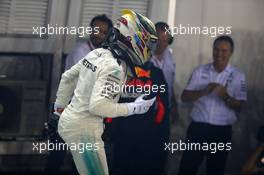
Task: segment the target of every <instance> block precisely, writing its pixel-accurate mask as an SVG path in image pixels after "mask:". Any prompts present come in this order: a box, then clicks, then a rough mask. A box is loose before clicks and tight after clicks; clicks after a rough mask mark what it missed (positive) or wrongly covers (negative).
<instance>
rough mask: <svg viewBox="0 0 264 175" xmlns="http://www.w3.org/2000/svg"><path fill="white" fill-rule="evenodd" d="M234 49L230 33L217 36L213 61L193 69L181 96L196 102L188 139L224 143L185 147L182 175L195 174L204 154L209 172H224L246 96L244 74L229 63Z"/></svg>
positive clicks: (190, 140) (210, 173) (213, 49)
mask: <svg viewBox="0 0 264 175" xmlns="http://www.w3.org/2000/svg"><path fill="white" fill-rule="evenodd" d="M233 51H234V42H233V39H232V38H231V37H229V36H226V35H223V36H219V37H217V38H216V39H215V40H214V43H213V47H212V52H213V54H212V57H213V60H212V63H208V64H204V65H201V66H198V67H197V68H196V69H195V70H194V71H193V73H192V75H191V78H190V79H189V81H188V83H187V86H186V88H185V89H184V91H183V93H182V96H181V99H182V101H183V102H189V103H193V107H192V111H191V114H190V116H191V118H192V122H191V124H190V126H189V128H188V130H187V136H186V142H188V143H190V144H200V145H203V144H209V145H211V144H217V148H218V147H219V146H218V145H223V144H224V149H221V150H220V148H219V150H218V149H217V150H216V151H215V152H212V149H211V146H210V148H209V149H208V150H202V148H203V147H200V148H197V149H196V147H191V148H190V149H186V150H184V153H183V156H182V159H181V163H180V168H179V175H189V174H196V173H197V171H198V169H199V167H200V166H201V164H202V162H203V159H204V158H206V174H208V175H212V174H213V175H223V174H224V170H225V165H226V161H227V156H228V153H229V151H230V150H231V149H232V147H231V144H232V143H231V138H232V125H233V124H234V123H235V122H236V121H237V114H238V113H239V112H240V110H241V109H242V107H243V104H244V103H245V102H246V100H247V89H246V78H245V74H244V73H243V72H242V71H241V70H239V69H238V68H236V67H235V66H233V65H231V64H230V63H229V61H230V58H231V56H232V54H233ZM228 145H229V146H228ZM230 147H231V148H230Z"/></svg>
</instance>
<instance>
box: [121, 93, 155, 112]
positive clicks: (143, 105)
mask: <svg viewBox="0 0 264 175" xmlns="http://www.w3.org/2000/svg"><path fill="white" fill-rule="evenodd" d="M155 100H156V97H153V98H151V99H146V95H144V94H143V95H141V96H139V97H138V98H137V99H136V100H135V101H134V102H132V103H126V105H127V108H128V114H127V116H130V115H134V114H144V113H146V112H148V110H149V108H150V107H151V106H152V105H153V103H154V102H155Z"/></svg>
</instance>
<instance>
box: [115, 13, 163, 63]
mask: <svg viewBox="0 0 264 175" xmlns="http://www.w3.org/2000/svg"><path fill="white" fill-rule="evenodd" d="M121 12H122V16H121V17H120V18H119V19H118V20H117V22H116V24H115V25H114V28H116V29H117V30H118V31H119V33H120V34H119V37H118V39H117V40H118V41H119V44H118V45H119V47H120V48H121V49H122V50H125V52H127V54H128V55H129V57H130V60H131V62H132V63H133V64H134V65H139V66H141V65H143V64H145V63H146V62H147V61H148V60H149V59H150V57H151V52H152V51H153V50H155V47H156V42H157V39H158V38H157V34H156V29H155V25H154V24H153V23H152V21H150V20H149V19H148V18H147V17H145V16H143V15H141V14H139V13H136V12H134V11H132V10H129V9H124V10H122V11H121Z"/></svg>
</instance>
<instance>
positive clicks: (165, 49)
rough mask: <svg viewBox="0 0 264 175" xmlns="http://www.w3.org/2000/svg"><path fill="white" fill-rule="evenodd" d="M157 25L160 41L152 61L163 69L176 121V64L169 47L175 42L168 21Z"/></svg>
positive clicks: (172, 115) (172, 118)
mask: <svg viewBox="0 0 264 175" xmlns="http://www.w3.org/2000/svg"><path fill="white" fill-rule="evenodd" d="M155 27H156V30H157V35H158V43H157V48H156V50H155V51H154V52H153V56H152V59H151V61H152V62H153V64H154V65H155V66H156V67H158V68H159V69H161V70H162V72H163V74H164V76H165V79H166V82H167V85H168V94H169V109H170V118H171V121H172V122H173V123H174V122H175V121H176V119H177V117H178V110H177V102H176V99H175V95H174V88H173V87H174V81H175V72H176V64H175V61H174V58H173V55H172V50H171V49H170V48H169V45H170V44H172V43H173V37H172V35H171V33H170V32H169V31H170V30H169V25H168V24H167V23H165V22H157V23H156V24H155Z"/></svg>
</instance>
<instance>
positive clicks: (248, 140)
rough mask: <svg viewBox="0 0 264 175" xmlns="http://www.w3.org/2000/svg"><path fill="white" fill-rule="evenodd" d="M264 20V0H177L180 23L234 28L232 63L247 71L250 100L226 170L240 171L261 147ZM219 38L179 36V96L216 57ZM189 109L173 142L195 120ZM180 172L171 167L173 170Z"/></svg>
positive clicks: (176, 44) (176, 49)
mask: <svg viewBox="0 0 264 175" xmlns="http://www.w3.org/2000/svg"><path fill="white" fill-rule="evenodd" d="M263 19H264V1H263V0H253V1H250V0H232V1H230V0H221V1H219V0H177V5H176V19H175V26H177V25H179V24H182V25H187V24H190V26H201V27H202V26H209V27H210V26H224V27H225V26H230V25H231V26H232V29H231V30H232V34H231V36H232V38H233V39H234V41H235V51H234V55H233V57H232V58H231V63H232V64H234V65H236V66H237V67H239V68H240V69H241V70H243V71H244V72H245V73H246V77H247V85H248V104H247V107H246V108H245V109H244V111H243V113H242V115H241V116H240V118H239V122H238V123H237V124H236V125H235V126H234V129H233V130H234V133H233V142H234V144H233V150H232V152H231V154H230V156H229V162H228V167H227V174H228V173H235V172H236V173H237V172H238V171H239V169H240V168H241V166H242V164H243V162H244V161H245V159H246V158H247V156H248V154H249V153H250V152H251V151H252V150H253V149H254V147H255V146H256V139H255V133H256V131H257V128H258V126H259V125H261V124H262V125H263V124H264V118H263V117H264V81H263V77H262V71H263V68H264V48H263V46H264V23H263ZM214 39H215V38H212V37H210V36H202V35H178V36H176V37H175V40H174V41H175V42H174V45H173V46H172V47H173V52H174V56H175V59H176V83H175V87H176V88H175V89H176V90H175V91H176V93H177V94H178V95H180V94H181V92H182V90H183V88H184V86H185V85H186V82H187V80H188V78H189V76H190V74H191V72H192V70H193V69H194V67H196V66H198V65H200V64H204V63H207V62H210V61H211V55H212V43H213V40H214ZM189 110H190V107H189V106H187V105H186V104H182V103H180V105H179V111H180V118H179V120H178V121H177V126H176V128H175V129H174V130H173V131H172V132H173V139H174V140H177V139H180V138H184V135H185V133H186V128H187V126H188V124H189V122H190V119H189V116H188V114H189ZM179 155H180V153H179ZM179 155H177V156H179ZM179 159H180V158H179V157H178V158H175V157H174V158H173V160H179ZM175 171H176V170H172V172H174V173H175Z"/></svg>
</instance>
